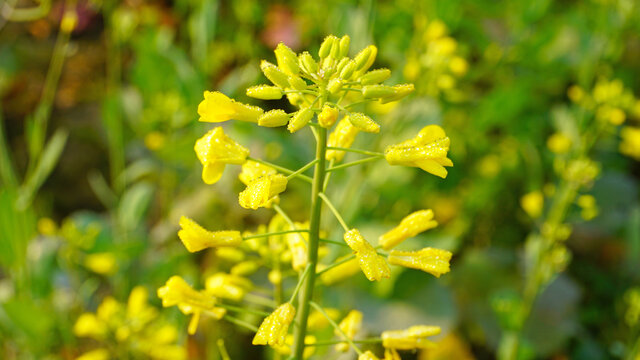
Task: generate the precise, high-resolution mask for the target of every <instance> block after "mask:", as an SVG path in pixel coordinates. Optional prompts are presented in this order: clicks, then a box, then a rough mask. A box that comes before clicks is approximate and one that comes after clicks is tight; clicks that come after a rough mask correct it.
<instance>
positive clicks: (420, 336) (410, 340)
mask: <svg viewBox="0 0 640 360" xmlns="http://www.w3.org/2000/svg"><path fill="white" fill-rule="evenodd" d="M438 334H440V327H439V326H427V325H416V326H412V327H410V328H408V329H406V330H391V331H385V332H383V333H382V346H384V347H385V348H388V349H397V350H413V349H426V348H429V347H432V346H433V342H431V341H430V340H428V339H427V337H428V336H433V335H438Z"/></svg>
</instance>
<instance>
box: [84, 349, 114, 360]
mask: <svg viewBox="0 0 640 360" xmlns="http://www.w3.org/2000/svg"><path fill="white" fill-rule="evenodd" d="M110 358H111V355H110V354H109V351H108V350H107V349H96V350H91V351H89V352H86V353H84V354H82V355H80V356H78V357H77V358H76V360H109V359H110Z"/></svg>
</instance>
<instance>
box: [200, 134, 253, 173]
mask: <svg viewBox="0 0 640 360" xmlns="http://www.w3.org/2000/svg"><path fill="white" fill-rule="evenodd" d="M194 149H195V151H196V155H197V156H198V159H199V160H200V162H201V163H202V166H203V167H204V168H203V169H202V180H203V181H204V182H205V183H207V184H215V183H216V182H217V181H218V180H220V177H222V172H223V171H224V166H225V165H226V164H235V165H242V164H244V162H245V161H247V156H249V149H247V148H245V147H243V146H242V145H240V144H238V143H237V142H235V141H233V140H232V139H231V138H230V137H228V136H227V135H226V134H225V133H224V130H222V128H221V127H217V128H215V129H213V130H211V131H209V132H208V133H206V134H205V135H204V136H203V137H201V138H200V139H198V141H196V146H195V148H194Z"/></svg>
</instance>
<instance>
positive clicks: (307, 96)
mask: <svg viewBox="0 0 640 360" xmlns="http://www.w3.org/2000/svg"><path fill="white" fill-rule="evenodd" d="M349 45H350V38H349V36H343V37H341V38H338V37H335V36H328V37H327V38H326V39H325V40H324V42H323V43H322V45H321V46H320V49H319V51H318V55H319V60H317V59H315V58H314V57H313V56H312V55H311V54H310V53H309V52H303V53H301V54H296V53H294V52H293V51H292V50H291V49H290V48H288V47H287V46H286V45H284V44H282V43H280V44H279V45H278V46H277V48H276V49H275V55H276V62H277V64H272V63H270V62H268V61H262V63H261V65H260V68H261V69H262V72H263V73H264V75H265V76H266V77H267V79H269V81H270V82H271V83H272V85H258V86H253V87H250V88H248V89H247V92H246V93H247V95H248V96H250V97H253V98H256V99H261V100H278V99H282V98H283V97H286V98H287V100H288V101H289V103H290V104H291V105H293V106H294V107H296V108H298V110H297V111H295V112H292V113H287V112H286V111H285V110H283V109H275V110H270V111H266V112H265V111H264V110H263V109H261V108H259V107H257V106H253V105H248V104H244V103H241V102H238V101H235V100H233V99H230V98H229V97H227V96H226V95H224V94H222V93H220V92H217V91H214V92H209V91H206V92H205V93H204V100H203V101H202V102H201V103H200V105H199V107H198V114H199V115H200V121H203V122H212V123H218V122H223V121H227V120H238V121H245V122H251V123H255V124H257V125H258V126H263V127H281V126H286V128H287V130H288V131H289V132H291V133H295V132H298V131H300V130H303V129H305V128H308V129H310V131H311V132H313V135H314V137H315V140H316V146H315V148H316V151H315V158H314V159H312V160H311V161H310V162H308V163H307V164H305V165H303V166H301V167H300V168H299V169H297V170H289V169H287V168H284V167H282V166H278V165H275V164H272V163H269V162H267V161H264V160H261V159H258V158H254V157H252V156H251V155H250V151H249V150H248V149H247V148H246V147H244V146H242V145H241V144H239V143H237V142H236V141H234V140H233V139H232V138H231V137H230V136H228V135H227V134H226V133H225V132H224V130H223V128H222V127H216V128H214V129H212V130H211V131H209V132H208V133H207V134H205V135H204V136H203V137H202V138H200V139H199V140H198V141H197V142H196V145H195V151H196V154H197V156H198V159H199V160H200V162H201V163H202V166H203V170H202V179H203V181H204V182H205V183H206V184H214V183H216V182H217V181H219V180H220V178H221V177H222V176H223V173H224V170H225V168H226V165H240V166H241V167H242V172H241V173H240V176H239V179H240V181H241V182H242V183H244V184H245V185H246V189H245V190H244V191H242V192H241V193H240V194H239V197H238V200H239V204H240V206H242V207H244V208H247V209H253V210H256V209H258V208H269V209H272V210H273V211H275V213H276V214H275V215H274V217H273V218H272V219H271V221H270V223H269V224H268V225H265V226H261V227H259V228H258V229H257V230H256V231H253V232H245V233H241V232H239V231H235V230H223V231H209V230H206V229H204V228H203V227H201V226H200V225H198V224H197V223H196V222H194V221H193V220H191V219H188V218H186V217H183V218H182V219H181V220H180V226H181V228H182V229H181V230H180V231H179V232H178V236H179V238H180V239H181V240H182V242H183V243H184V245H185V247H186V248H187V250H188V251H190V252H196V251H201V250H204V249H208V248H215V249H216V254H217V256H218V257H220V258H223V259H227V260H232V262H234V263H235V264H234V265H233V266H232V267H231V268H230V270H229V272H228V273H226V272H220V273H216V274H214V275H212V276H210V277H209V278H207V279H206V286H205V289H204V290H195V289H194V288H192V287H191V286H190V285H189V284H187V283H186V282H185V281H184V280H183V279H182V278H181V277H179V276H173V277H171V278H170V279H169V280H168V281H167V283H166V284H165V285H164V286H163V287H161V288H160V289H159V290H158V296H159V297H161V298H162V301H163V305H164V306H174V305H176V306H178V307H179V308H180V310H181V311H182V312H183V313H184V314H190V315H192V316H193V317H192V321H191V324H190V325H189V332H190V333H192V334H193V333H194V332H195V331H196V329H197V324H198V321H199V319H200V317H201V315H203V314H206V315H210V316H212V317H214V318H216V319H226V320H228V321H231V322H233V323H235V324H237V325H239V326H243V327H246V328H249V329H251V330H252V331H255V333H256V334H255V336H254V338H253V344H254V345H269V346H271V347H272V348H273V349H274V350H275V351H276V357H279V356H280V354H284V355H289V354H290V355H292V356H293V358H295V359H302V358H303V357H308V356H310V355H311V354H312V353H313V351H314V347H317V346H321V345H328V344H336V349H337V350H338V351H347V350H348V349H349V347H351V348H353V349H354V350H355V351H356V352H357V353H358V354H359V356H360V359H376V358H377V357H376V356H375V355H374V353H373V352H372V351H363V350H362V349H361V348H360V346H359V345H358V344H360V343H381V344H382V346H383V347H384V348H385V349H386V350H385V358H390V359H399V356H400V355H399V354H398V352H397V350H411V349H420V348H425V347H429V346H431V345H432V343H431V342H430V341H429V340H428V339H427V337H429V336H432V335H436V334H438V333H439V332H440V329H439V328H438V327H437V326H425V325H415V326H411V327H409V328H408V329H406V330H394V331H386V332H384V333H382V335H381V337H379V338H374V339H361V340H356V338H355V337H356V335H357V333H358V331H359V329H360V327H361V323H362V318H363V314H362V313H360V312H359V311H357V310H352V311H351V312H349V313H348V314H347V315H346V317H344V318H343V319H342V320H341V321H339V322H336V319H337V316H336V315H335V314H330V313H333V311H331V309H325V308H323V307H322V306H321V305H320V304H319V303H318V302H317V301H314V299H313V294H314V289H315V287H316V286H317V285H318V284H319V283H322V284H324V285H329V284H332V283H334V282H337V281H340V280H342V279H344V278H346V277H348V276H351V275H354V274H356V273H357V272H359V271H362V272H363V273H364V275H365V276H366V277H367V279H369V280H370V281H379V280H382V279H385V278H389V277H390V268H389V264H391V265H399V266H404V267H408V268H413V269H418V270H422V271H424V272H428V273H430V274H433V275H434V276H436V277H439V276H440V275H441V274H444V273H447V272H448V271H449V260H450V259H451V256H452V254H451V253H450V252H449V251H446V250H441V249H434V248H429V247H427V248H424V249H421V250H417V251H407V250H395V247H396V246H399V245H400V244H401V243H402V242H403V241H404V240H405V239H407V238H409V237H413V236H416V235H417V234H419V233H421V232H423V231H426V230H429V229H431V228H433V227H435V226H437V223H436V222H435V220H433V211H431V210H418V211H416V212H414V213H412V214H410V215H408V216H407V217H405V218H404V219H403V220H402V221H401V222H400V224H399V225H398V226H397V227H396V228H393V229H391V230H389V231H388V232H387V233H385V234H382V235H381V236H380V239H379V245H378V246H374V245H372V244H371V243H369V241H367V240H366V239H365V238H364V237H363V235H362V234H361V233H360V231H359V230H358V229H356V228H352V227H350V226H349V225H347V223H346V222H345V220H344V219H343V217H342V216H341V214H340V212H339V211H338V209H337V208H336V206H334V205H333V203H332V201H331V200H330V198H329V196H328V193H327V189H328V187H329V184H330V181H329V180H330V176H331V174H332V173H333V172H335V171H338V170H342V169H345V168H348V167H351V166H356V165H360V164H363V163H366V162H370V161H376V160H382V159H385V160H386V161H387V162H388V163H389V164H390V165H405V166H413V167H419V168H421V169H422V170H424V171H426V172H429V173H431V174H434V175H436V176H439V177H442V178H445V177H446V176H447V170H446V169H445V167H450V166H453V163H452V162H451V160H450V159H449V158H447V152H448V150H449V144H450V140H449V138H448V137H447V136H446V134H445V132H444V130H443V129H442V128H441V127H439V126H437V125H429V126H426V127H425V128H423V129H422V130H421V131H420V132H419V133H418V134H417V135H416V136H415V137H414V138H412V139H408V140H406V141H403V142H401V143H399V144H396V145H390V146H388V147H387V148H386V150H385V151H384V153H382V152H376V151H370V150H361V149H353V148H351V146H352V144H353V142H354V139H355V137H356V136H357V135H359V134H360V133H361V132H363V133H371V134H378V133H380V132H381V127H380V125H378V124H377V123H376V122H375V121H374V120H373V119H372V118H371V117H369V116H367V115H366V114H364V113H362V112H358V111H356V109H358V107H362V105H364V104H366V103H369V102H374V101H379V102H381V103H388V102H393V101H398V100H400V99H402V98H403V97H405V96H406V95H408V94H410V93H411V92H412V91H413V89H414V88H413V85H412V84H400V85H394V86H389V85H384V84H382V82H384V81H385V80H387V79H388V78H389V77H390V76H391V72H390V70H389V69H375V70H370V68H371V66H372V65H373V63H374V61H375V58H376V54H377V48H376V47H375V46H372V45H371V46H368V47H366V48H364V49H363V50H362V51H360V52H359V53H358V54H357V55H356V56H355V57H353V58H350V57H349V56H348V54H349ZM329 132H330V133H329ZM347 152H350V153H355V154H359V155H364V156H366V157H364V158H362V159H359V160H356V161H352V162H347V163H341V162H342V160H343V158H344V156H345V154H346V153H347ZM339 163H341V164H339ZM312 167H313V175H312V176H308V175H305V173H306V172H307V171H308V170H310V169H311V168H312ZM294 180H300V181H304V182H308V183H310V184H311V209H310V213H309V218H308V219H305V220H306V222H302V223H300V222H295V221H294V220H293V219H292V218H291V217H290V216H289V215H288V214H287V213H286V212H285V211H284V210H283V209H282V208H281V207H280V205H279V202H280V196H281V195H282V194H286V191H287V186H288V183H289V182H290V181H294ZM323 205H326V207H327V208H328V209H329V210H330V211H331V213H332V214H333V215H334V216H335V218H336V219H337V221H338V222H339V224H340V226H341V227H342V229H341V230H342V231H343V239H344V242H343V241H337V240H331V239H327V238H326V234H325V233H324V231H321V217H322V210H323ZM328 246H340V247H343V248H345V249H347V250H349V251H350V252H351V254H346V255H344V256H343V257H341V258H339V259H337V260H335V261H330V260H329V259H328V257H327V256H326V255H327V251H326V248H327V247H328ZM386 251H390V252H388V253H387V252H386ZM253 253H255V254H258V255H260V258H259V260H258V259H257V258H253V257H251V256H250V254H253ZM325 259H326V260H325ZM262 266H264V267H266V268H268V269H269V270H270V271H269V276H268V278H269V281H270V282H271V283H272V284H273V285H274V295H273V299H264V297H261V298H260V299H261V300H260V301H258V299H257V298H258V297H257V296H255V295H253V294H251V291H252V290H253V289H254V288H255V287H254V284H253V282H252V281H251V280H250V279H249V276H250V275H251V274H253V273H255V272H256V271H257V270H258V269H259V268H260V267H262ZM289 266H290V268H291V271H287V268H288V267H289ZM287 276H293V277H296V276H297V282H296V285H295V286H294V287H293V288H292V289H285V288H284V286H283V284H284V283H285V280H286V277H287ZM285 291H287V292H290V294H288V295H289V296H288V298H287V297H285V296H284V295H285ZM257 302H260V304H258V303H257ZM264 307H266V308H267V309H266V310H269V311H268V312H267V311H264V310H265V309H264ZM312 308H313V309H314V310H315V312H312V311H311V309H312ZM230 312H234V313H252V314H256V315H261V316H264V320H263V321H262V323H261V324H260V325H259V326H257V327H256V326H255V325H254V324H252V323H250V322H247V321H245V320H242V319H239V318H237V317H235V316H232V315H230V314H229V313H230ZM317 317H324V318H325V319H324V320H326V321H318V320H316V319H315V318H317ZM322 323H324V325H325V326H328V325H329V324H330V325H331V326H333V327H334V331H335V334H336V335H337V336H338V340H335V341H333V340H326V341H322V342H320V341H318V339H316V335H315V334H314V332H315V331H316V330H318V328H319V327H321V326H322V325H321V324H322ZM291 324H294V325H295V326H293V328H294V329H293V330H294V331H293V336H290V335H289V328H290V327H291Z"/></svg>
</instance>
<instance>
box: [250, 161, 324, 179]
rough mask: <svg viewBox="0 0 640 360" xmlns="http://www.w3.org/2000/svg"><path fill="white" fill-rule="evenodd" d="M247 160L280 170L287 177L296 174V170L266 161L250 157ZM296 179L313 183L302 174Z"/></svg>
mask: <svg viewBox="0 0 640 360" xmlns="http://www.w3.org/2000/svg"><path fill="white" fill-rule="evenodd" d="M247 160H251V161H255V162H257V163H260V164H262V165H267V166H270V167H272V168H274V169H276V170H278V171H280V172H282V173H285V174H287V175H291V174H293V173H295V171H294V170H290V169H287V168H286V167H282V166H279V165H276V164H273V163H270V162H268V161H264V160H261V159H256V158H254V157H251V156H248V157H247ZM296 177H297V178H298V179H302V180H304V181H306V182H308V183H311V182H312V181H313V180H312V179H311V178H310V177H308V176H306V175H302V174H298V175H296Z"/></svg>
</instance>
